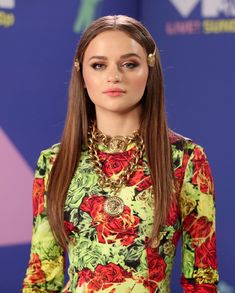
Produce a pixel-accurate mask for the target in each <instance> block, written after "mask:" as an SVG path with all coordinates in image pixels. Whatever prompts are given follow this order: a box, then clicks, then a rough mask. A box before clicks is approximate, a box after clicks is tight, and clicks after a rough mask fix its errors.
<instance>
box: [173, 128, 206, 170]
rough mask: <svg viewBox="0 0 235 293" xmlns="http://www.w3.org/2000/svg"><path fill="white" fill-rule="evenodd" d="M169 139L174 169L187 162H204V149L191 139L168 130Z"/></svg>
mask: <svg viewBox="0 0 235 293" xmlns="http://www.w3.org/2000/svg"><path fill="white" fill-rule="evenodd" d="M169 139H170V144H171V150H172V157H173V164H174V167H175V168H177V167H179V166H181V165H182V164H185V165H187V163H188V162H189V161H193V162H196V161H205V160H206V154H205V151H204V148H203V147H202V146H201V145H200V144H198V143H196V142H194V141H193V140H192V139H191V138H188V137H185V136H183V135H181V134H178V133H176V132H174V131H172V130H169Z"/></svg>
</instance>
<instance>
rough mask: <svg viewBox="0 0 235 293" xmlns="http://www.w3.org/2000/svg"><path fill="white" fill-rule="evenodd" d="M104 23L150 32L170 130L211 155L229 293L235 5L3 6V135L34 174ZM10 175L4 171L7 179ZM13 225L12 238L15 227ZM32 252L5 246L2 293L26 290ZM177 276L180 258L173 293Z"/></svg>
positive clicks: (172, 1)
mask: <svg viewBox="0 0 235 293" xmlns="http://www.w3.org/2000/svg"><path fill="white" fill-rule="evenodd" d="M106 14H127V15H129V16H133V17H135V18H138V19H139V20H141V21H142V22H143V23H144V24H145V25H146V26H147V28H148V29H149V30H150V32H151V33H152V35H153V36H154V38H155V40H156V42H157V44H158V47H159V49H160V52H161V57H162V64H163V70H164V77H165V86H166V97H167V114H168V119H169V124H170V127H171V128H173V129H174V130H175V131H177V132H179V133H182V134H183V135H185V136H188V137H191V138H192V139H193V140H194V141H196V142H197V143H199V144H201V145H202V146H203V147H204V148H205V149H206V153H207V155H208V158H209V161H210V165H211V168H212V171H213V175H214V180H215V187H216V198H217V246H218V256H219V271H220V279H221V284H220V288H221V292H224V293H226V292H227V293H232V292H234V287H235V275H234V272H233V263H235V254H234V250H233V249H234V246H233V245H234V242H235V232H234V227H233V225H234V223H235V221H234V220H235V219H234V206H235V199H234V191H233V182H234V178H233V177H234V176H233V171H232V170H233V169H232V167H233V165H234V164H235V160H234V155H233V151H232V146H233V144H235V133H234V114H233V111H234V108H235V99H234V97H235V95H234V94H235V78H234V68H235V1H234V0H213V1H211V0H201V1H200V0H187V1H183V0H161V1H156V0H148V1H138V0H129V1H124V0H116V1H115V0H81V1H78V0H72V1H65V0H61V1H56V0H51V1H29V0H28V1H27V0H25V1H21V2H20V1H16V0H4V1H3V0H0V85H1V87H0V103H1V104H0V126H1V128H2V131H3V132H4V134H6V135H7V136H8V138H9V140H10V141H11V143H12V144H13V145H14V146H15V147H16V149H17V150H18V151H19V153H20V155H21V156H22V157H23V158H24V160H25V162H26V163H27V164H28V165H29V166H30V168H31V169H32V170H34V168H35V164H36V160H37V157H38V155H39V152H40V150H41V149H44V148H47V147H49V146H50V145H51V144H54V143H55V142H57V141H58V140H59V138H60V134H61V130H62V127H63V124H64V118H65V113H66V107H67V88H68V82H69V77H70V70H71V65H72V61H73V55H74V50H75V46H76V43H77V41H78V40H79V35H80V33H81V31H82V30H83V29H84V28H85V27H86V26H87V25H88V24H89V22H90V21H91V20H92V19H94V18H97V17H100V16H102V15H106ZM2 137H3V136H0V139H1V138H2ZM229 151H231V153H229ZM0 152H1V151H0ZM4 155H7V154H5V153H4ZM11 168H12V176H13V178H9V179H7V180H9V184H12V183H13V182H14V176H17V170H14V165H12V166H11ZM2 174H4V168H3V166H1V167H0V177H2V178H3V175H2ZM6 196H10V197H11V198H12V201H14V196H16V195H15V194H9V195H8V194H4V196H3V195H1V197H0V198H1V206H2V207H4V208H7V209H9V212H11V208H10V207H5V206H4V197H6ZM17 196H20V195H19V194H17ZM28 200H30V198H28ZM23 216H24V215H22V217H23ZM12 217H14V214H12ZM1 221H4V219H1ZM15 221H17V218H16V219H15ZM5 226H6V229H10V230H11V231H12V232H11V233H14V227H8V225H7V223H5ZM23 229H24V227H22V230H23ZM1 243H2V241H0V244H1ZM29 249H30V246H29V243H23V242H22V244H17V245H16V244H14V243H9V245H5V244H4V245H2V246H1V248H0V259H1V261H0V263H1V268H0V270H1V271H0V276H1V277H0V291H1V292H9V293H11V292H19V291H20V287H21V283H22V280H23V277H24V274H25V270H26V266H27V262H28V259H29ZM179 253H180V252H178V254H179ZM179 277H180V257H179V256H178V258H177V261H176V264H175V269H174V273H173V284H172V292H182V290H181V289H180V286H179Z"/></svg>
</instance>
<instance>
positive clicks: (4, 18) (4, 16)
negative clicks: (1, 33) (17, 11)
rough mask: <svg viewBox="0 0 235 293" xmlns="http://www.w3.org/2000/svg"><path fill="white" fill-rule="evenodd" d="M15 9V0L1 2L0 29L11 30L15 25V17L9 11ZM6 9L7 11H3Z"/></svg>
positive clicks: (1, 0)
mask: <svg viewBox="0 0 235 293" xmlns="http://www.w3.org/2000/svg"><path fill="white" fill-rule="evenodd" d="M14 8H15V0H0V27H3V28H9V27H12V26H13V25H14V24H15V15H14V13H12V12H11V11H10V12H9V10H11V9H14ZM2 9H6V11H4V10H2Z"/></svg>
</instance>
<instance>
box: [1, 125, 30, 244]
mask: <svg viewBox="0 0 235 293" xmlns="http://www.w3.org/2000/svg"><path fill="white" fill-rule="evenodd" d="M0 145H1V148H0V166H1V169H0V186H1V191H0V231H1V236H0V246H3V245H12V244H20V243H26V242H29V241H30V240H31V233H32V204H31V203H32V201H31V194H32V183H33V176H34V174H33V171H32V170H31V168H30V167H29V166H28V164H27V162H26V161H25V160H24V158H23V157H22V155H21V154H20V152H19V151H18V150H17V149H16V147H15V146H14V144H13V143H12V142H11V141H10V139H9V137H8V136H7V135H6V134H5V133H4V131H3V129H2V128H0Z"/></svg>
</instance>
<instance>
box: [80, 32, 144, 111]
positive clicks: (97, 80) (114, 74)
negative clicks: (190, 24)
mask: <svg viewBox="0 0 235 293" xmlns="http://www.w3.org/2000/svg"><path fill="white" fill-rule="evenodd" d="M83 78H84V82H85V87H86V89H87V92H88V95H89V97H90V99H91V100H92V102H93V103H94V104H95V108H96V113H97V112H99V113H100V114H101V113H102V114H105V112H107V111H108V112H113V113H120V114H122V113H128V112H130V113H131V112H132V113H133V111H139V110H140V107H141V105H140V103H139V102H140V100H141V98H142V96H143V94H144V90H145V87H146V82H147V79H148V65H147V55H146V51H145V50H144V48H143V47H142V46H141V45H140V44H139V43H137V42H136V41H135V40H134V39H132V38H131V37H129V36H128V35H127V34H125V33H124V32H121V31H118V30H116V31H112V30H110V31H105V32H102V33H100V34H99V35H98V36H96V37H95V38H94V39H93V40H92V41H91V42H90V44H89V45H88V47H87V49H86V51H85V54H84V59H83Z"/></svg>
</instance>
